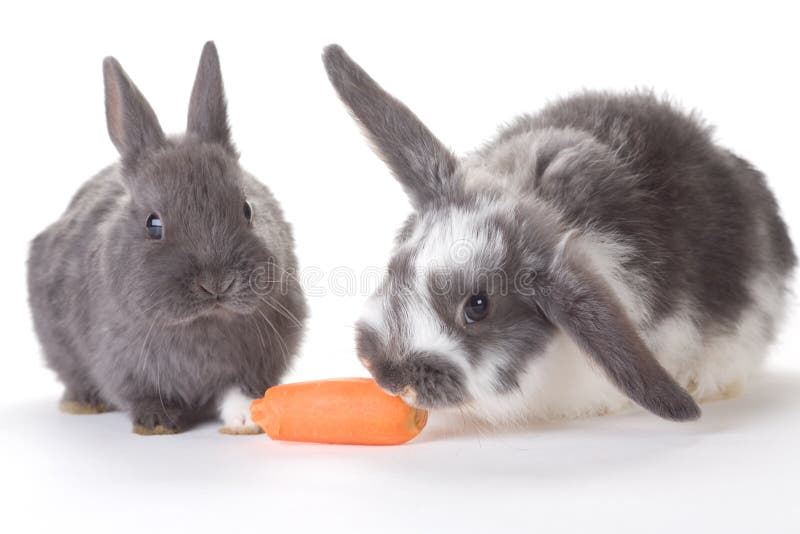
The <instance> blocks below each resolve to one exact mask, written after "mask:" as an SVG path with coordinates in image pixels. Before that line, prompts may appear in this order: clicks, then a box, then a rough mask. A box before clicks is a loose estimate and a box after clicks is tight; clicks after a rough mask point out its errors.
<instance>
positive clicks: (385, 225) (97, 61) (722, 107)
mask: <svg viewBox="0 0 800 534" xmlns="http://www.w3.org/2000/svg"><path fill="white" fill-rule="evenodd" d="M601 4H602V5H601ZM797 22H798V17H797V15H796V14H794V13H791V12H789V11H788V9H786V8H782V7H780V4H776V5H772V4H771V3H770V2H763V1H762V2H758V3H755V4H752V5H750V6H747V7H742V6H739V5H737V4H735V3H733V2H725V3H721V4H719V5H702V4H699V3H697V2H691V3H684V2H678V1H670V2H659V3H658V4H657V5H656V4H653V5H645V3H643V2H630V3H617V4H614V5H611V4H610V3H608V2H603V3H600V2H587V3H585V4H575V3H570V2H555V1H552V2H547V3H534V2H519V3H518V4H505V3H502V2H496V1H495V2H486V3H484V4H481V3H476V4H472V3H468V2H458V3H454V4H452V5H446V6H445V5H441V6H440V5H438V4H433V3H432V2H424V3H420V4H417V3H416V2H410V1H408V0H406V1H403V2H392V3H387V4H382V3H379V2H365V3H363V4H361V5H351V4H348V5H345V4H344V3H343V2H338V1H337V2H323V3H320V4H319V5H308V4H303V3H300V2H282V3H280V4H276V5H271V4H268V3H267V2H254V3H252V4H243V3H242V4H239V3H237V2H231V1H225V2H223V1H221V0H220V1H217V2H191V3H187V4H186V5H178V4H177V3H173V2H163V1H162V2H147V1H143V0H139V1H137V2H130V3H125V4H122V3H119V4H114V3H111V2H102V3H98V4H97V5H93V6H91V5H84V4H81V3H76V2H58V3H53V4H43V3H41V2H14V3H13V4H12V3H5V4H3V6H2V7H0V97H1V98H0V106H2V109H1V110H0V150H1V151H2V153H1V154H2V158H1V162H2V171H1V173H2V176H3V179H2V182H3V184H2V190H3V191H4V192H3V194H2V198H3V204H2V209H3V217H2V221H3V225H4V232H3V233H4V239H3V241H4V244H3V258H2V262H1V263H0V269H2V281H3V284H4V285H3V291H2V297H3V301H4V305H3V306H2V307H0V314H2V317H0V324H2V328H3V337H2V339H3V340H4V346H5V348H4V349H3V351H2V358H0V414H2V420H1V421H0V428H2V430H0V490H1V491H2V493H3V495H2V496H0V510H3V512H2V513H0V530H2V531H4V532H25V531H43V530H50V531H52V530H53V529H58V530H59V531H63V532H71V531H84V532H86V531H98V532H99V531H102V532H106V531H108V529H111V528H115V529H118V530H122V531H137V530H141V531H151V530H155V531H166V532H182V531H188V530H192V531H194V532H200V531H203V530H219V529H223V528H224V529H225V530H226V531H230V532H239V531H245V530H248V531H262V532H269V531H271V532H281V531H284V532H285V531H288V530H289V529H291V530H292V531H304V530H312V531H313V530H321V529H324V530H326V531H331V530H334V531H335V530H343V531H353V530H365V531H367V530H369V531H377V532H389V531H404V532H410V531H420V532H445V531H453V532H470V531H475V532H497V531H521V532H568V531H575V532H588V531H594V532H597V531H604V530H609V531H611V530H613V531H616V532H620V531H623V532H624V531H630V532H656V531H663V532H673V533H674V532H706V531H707V532H737V531H738V532H753V531H756V530H758V531H764V532H797V531H798V530H797V529H798V528H800V517H799V512H798V507H797V501H798V497H797V485H796V481H797V479H798V476H799V475H800V462H798V458H797V454H798V452H797V451H798V450H799V449H800V433H799V431H798V429H797V425H798V422H800V421H798V414H800V357H798V354H797V353H798V347H800V337H799V336H798V332H797V327H798V324H800V319H798V315H797V314H796V313H792V314H791V315H790V321H789V324H788V325H787V327H786V328H785V330H784V335H783V337H782V338H781V340H780V342H779V343H778V344H777V345H776V347H775V348H774V350H773V351H772V354H771V357H770V359H769V364H768V366H767V369H766V371H765V375H764V376H763V377H762V378H760V379H758V380H756V381H755V383H754V384H753V386H752V387H751V389H750V390H749V391H748V392H747V393H746V394H745V395H744V396H743V397H741V398H739V399H737V400H734V401H730V402H726V403H715V404H712V405H708V406H706V407H705V415H704V418H703V419H702V420H701V421H700V422H697V423H691V424H684V425H676V424H671V423H666V422H663V421H660V420H657V419H655V418H654V417H652V416H650V415H648V414H644V413H640V412H631V413H628V414H622V415H619V416H614V417H606V418H600V419H594V420H586V421H578V422H564V423H558V424H550V425H538V426H533V427H531V428H528V429H524V430H520V431H518V432H492V431H488V430H486V429H474V428H472V427H470V426H467V425H464V424H462V423H460V422H455V423H454V422H451V421H445V420H442V419H437V418H436V417H433V418H432V423H431V426H430V428H429V429H427V430H426V432H425V433H423V435H422V436H421V437H420V438H419V440H417V441H416V442H414V443H413V444H411V445H408V446H404V447H396V448H388V449H370V448H358V447H325V446H314V445H287V444H279V443H273V442H269V441H268V440H267V438H265V437H264V436H263V435H262V436H255V437H243V438H235V437H228V436H221V435H218V434H217V433H216V431H215V425H207V426H203V427H201V428H200V429H197V430H195V431H192V432H190V433H188V434H185V435H181V436H170V437H156V438H140V437H138V436H134V435H132V434H130V433H129V430H130V428H129V423H128V421H127V420H126V419H125V417H124V416H123V415H121V414H109V415H102V416H95V417H77V416H74V417H70V416H66V415H61V414H59V413H58V412H57V410H56V401H57V399H58V396H59V394H60V387H59V385H58V384H57V382H56V381H55V379H54V377H53V376H52V374H51V373H50V372H49V371H47V370H46V369H45V368H44V367H43V365H42V358H41V355H40V352H39V347H38V345H37V342H36V339H35V337H34V335H33V333H32V330H31V322H30V316H29V311H28V308H27V303H26V290H25V284H24V280H25V257H26V254H27V244H28V242H29V241H30V239H31V238H32V237H33V236H34V235H35V234H36V233H37V232H38V231H40V230H42V229H43V228H44V227H45V226H46V225H47V224H49V223H50V222H52V221H53V220H55V219H56V218H57V217H58V216H59V214H60V213H61V211H62V210H63V209H64V207H65V206H66V203H67V202H68V200H69V198H70V196H71V194H72V193H73V192H74V191H75V190H76V189H77V188H78V186H79V185H80V184H81V183H82V182H83V181H84V180H86V179H87V178H88V177H89V176H90V175H92V174H93V173H95V172H96V171H98V170H99V169H100V168H101V167H103V166H105V165H106V164H108V163H110V162H111V161H113V160H114V159H115V158H116V152H115V150H114V148H113V146H112V144H111V142H110V141H109V140H108V138H107V133H106V127H105V117H104V109H103V87H102V76H101V68H100V65H101V60H102V58H103V57H104V56H105V55H115V56H116V57H117V58H118V59H119V60H120V62H121V63H122V65H123V66H124V67H125V69H126V70H127V72H128V73H129V74H130V76H131V77H132V78H133V80H134V81H135V82H136V83H137V85H138V86H139V88H140V89H141V90H142V92H143V93H144V94H145V96H146V97H147V98H148V99H149V101H150V103H151V104H152V106H153V108H154V109H155V110H156V113H157V114H158V116H159V118H160V120H161V124H162V126H163V127H164V128H165V130H167V131H171V132H177V131H181V130H183V128H184V123H185V116H186V107H187V104H188V97H189V91H190V89H191V84H192V81H193V76H194V72H195V69H196V65H197V60H198V57H199V53H200V49H201V47H202V45H203V43H204V42H205V41H206V40H208V39H214V40H216V42H217V46H218V48H219V52H220V56H221V62H222V69H223V75H224V79H225V84H226V89H227V94H228V98H229V112H230V120H231V124H232V127H233V133H234V138H235V141H236V143H237V145H238V147H239V149H240V151H241V153H242V159H241V161H242V164H243V165H244V166H245V167H246V168H247V169H248V170H250V171H251V172H253V173H254V174H256V176H258V177H260V178H261V180H263V181H264V182H265V183H266V184H268V185H269V187H271V188H272V190H273V192H274V193H275V194H276V196H277V198H278V199H279V200H280V201H281V203H282V205H283V207H284V209H285V212H286V215H287V217H288V218H289V220H290V221H291V222H292V223H293V225H294V230H295V237H296V239H297V243H298V249H297V250H298V255H299V258H300V261H301V263H302V265H303V267H316V268H320V269H323V270H324V271H325V272H328V273H330V272H331V270H332V269H333V268H335V267H337V266H343V267H347V268H349V269H352V270H353V271H355V272H356V273H359V272H362V271H364V270H365V269H368V268H374V267H381V266H383V265H384V263H385V261H386V259H387V255H388V251H389V247H390V242H391V239H392V237H393V235H394V231H395V229H396V227H397V226H398V225H399V224H400V223H401V221H402V219H403V218H404V216H405V215H406V214H407V213H408V212H409V210H410V208H409V205H408V203H407V201H406V199H405V198H404V196H403V194H402V192H401V190H400V187H399V186H398V185H397V184H396V183H395V182H394V181H393V180H392V178H391V177H390V175H389V173H388V171H387V170H386V169H385V168H384V166H383V165H382V163H381V162H380V161H379V160H378V158H376V157H374V156H373V155H372V153H371V152H370V150H369V148H368V146H367V144H366V143H365V142H364V141H363V139H362V138H361V136H360V134H359V132H358V130H357V128H356V127H355V125H354V124H353V123H352V121H351V119H350V117H349V116H348V114H347V113H346V112H345V110H344V109H343V107H342V105H341V104H340V103H339V101H338V100H337V98H336V97H335V95H334V93H333V91H332V89H331V88H330V86H329V84H328V82H327V79H326V77H325V74H324V71H323V68H322V65H321V62H320V58H319V56H320V52H321V49H322V47H323V46H324V45H326V44H328V43H331V42H339V43H340V44H342V45H343V46H344V47H345V48H346V49H347V50H348V52H350V54H351V55H352V56H353V57H354V58H355V59H356V60H357V61H359V62H360V63H361V64H362V65H363V66H364V67H365V68H366V69H367V70H368V71H369V72H370V73H371V74H372V75H373V76H374V77H375V78H376V79H377V80H378V81H379V82H380V83H381V84H382V85H383V86H384V87H385V88H387V89H388V90H389V91H391V92H393V93H394V94H395V95H397V96H398V97H400V98H401V99H403V100H404V101H405V102H406V103H407V104H408V105H409V106H410V107H411V108H412V109H413V110H414V111H415V112H416V113H417V114H418V115H419V116H420V117H421V118H423V120H425V121H426V123H427V124H428V125H429V127H430V128H431V129H432V130H433V131H434V132H435V133H436V134H437V135H438V136H439V137H440V138H441V139H442V140H443V141H444V142H445V143H447V144H449V145H450V146H451V147H452V148H453V149H454V150H456V151H457V152H459V153H464V152H466V151H468V150H470V149H472V148H474V147H475V146H477V145H478V144H479V143H481V142H482V141H484V140H486V139H487V138H488V137H489V136H490V135H491V134H492V133H493V132H494V131H495V128H496V127H497V125H498V124H500V123H502V122H504V121H507V120H509V119H511V118H512V117H513V116H514V115H515V114H518V113H521V112H528V111H534V110H536V109H537V108H539V107H541V106H542V104H543V103H544V102H546V101H547V100H548V99H551V98H554V97H557V96H562V95H565V94H567V93H569V92H570V91H574V90H577V89H581V88H604V89H626V88H633V87H652V88H655V90H656V91H657V92H659V93H662V92H663V93H668V94H669V95H671V96H672V97H673V98H674V99H675V100H676V101H678V102H680V103H682V104H683V105H684V106H685V107H687V108H696V109H698V110H701V111H702V114H703V115H704V116H705V117H706V118H707V119H708V120H709V121H710V122H711V123H713V124H715V125H716V126H717V139H718V140H719V142H720V143H722V144H723V145H725V146H727V147H730V148H732V149H734V150H735V151H737V152H738V153H740V154H741V155H743V156H745V157H746V158H748V159H750V160H751V161H752V162H754V163H755V164H756V165H757V166H759V167H760V168H761V169H762V170H763V171H764V172H765V173H766V174H767V175H768V177H769V181H770V184H771V185H772V187H773V189H774V191H775V192H776V194H777V196H778V198H779V200H780V202H781V205H782V208H783V213H784V215H785V217H786V219H787V221H788V223H789V225H790V227H791V228H792V230H793V236H794V237H795V238H797V237H798V235H797V229H798V228H800V197H798V181H800V178H798V172H799V171H798V165H797V154H798V137H797V125H798V124H800V112H799V111H798V103H797V102H798V100H797V99H798V94H800V83H798V74H797V72H798V62H797V60H798V57H797V54H798V50H800V39H799V38H798V32H797ZM316 290H317V291H322V292H323V293H325V294H324V295H320V296H316V297H313V298H312V299H311V301H310V304H311V309H312V318H311V320H310V322H309V324H308V335H307V340H306V343H305V345H304V348H303V351H302V354H301V357H300V358H299V359H298V361H297V364H296V366H295V368H294V370H293V372H292V374H291V376H289V377H288V379H307V378H322V377H329V376H347V375H360V374H363V370H361V369H360V367H359V365H358V363H357V360H356V359H355V357H354V352H353V341H352V337H353V335H352V334H353V330H352V324H353V320H354V319H355V318H356V317H357V315H358V312H359V308H360V305H361V303H362V302H363V300H364V298H365V297H366V294H365V293H364V292H363V291H360V290H359V288H355V289H354V290H351V291H348V293H349V294H347V295H335V294H332V291H331V289H330V287H329V286H328V285H326V284H325V283H324V281H323V282H320V283H319V284H317V287H316ZM312 527H316V528H313V529H312Z"/></svg>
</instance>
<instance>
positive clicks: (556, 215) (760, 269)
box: [323, 46, 796, 422]
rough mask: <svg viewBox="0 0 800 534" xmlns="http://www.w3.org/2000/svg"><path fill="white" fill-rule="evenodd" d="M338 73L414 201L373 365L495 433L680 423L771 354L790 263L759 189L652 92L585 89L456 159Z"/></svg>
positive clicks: (755, 176)
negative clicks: (547, 426)
mask: <svg viewBox="0 0 800 534" xmlns="http://www.w3.org/2000/svg"><path fill="white" fill-rule="evenodd" d="M323 59H324V62H325V66H326V68H327V71H328V75H329V78H330V80H331V82H332V84H333V86H334V88H335V89H336V90H337V92H338V94H339V96H340V97H341V99H342V100H343V101H344V103H345V104H346V105H347V106H348V107H349V108H350V109H351V111H352V113H353V115H354V117H355V118H356V120H357V121H358V122H359V123H360V124H361V126H362V127H363V128H364V130H365V132H366V134H367V136H368V137H369V138H370V140H371V142H372V144H373V145H374V146H375V147H376V149H377V151H378V152H379V153H380V155H381V156H382V158H383V159H384V160H385V161H386V162H387V164H388V166H389V167H390V169H391V170H392V171H393V173H394V175H395V177H396V178H397V179H398V180H399V181H400V183H401V185H402V186H403V187H404V189H405V191H406V192H407V193H408V195H409V197H410V199H411V203H412V205H413V206H414V213H413V214H412V215H411V216H410V217H409V219H408V220H407V222H406V224H405V225H404V226H403V228H402V229H401V231H400V233H399V235H398V238H397V244H396V247H395V250H394V253H393V256H392V258H391V260H390V262H389V268H388V276H387V278H386V280H385V282H384V284H383V286H382V287H381V288H380V290H379V291H378V292H376V294H374V295H373V296H372V297H370V298H369V299H368V301H367V306H366V309H365V311H364V314H363V316H362V317H361V319H360V320H359V322H358V323H357V345H358V349H359V356H360V358H361V360H362V362H363V363H364V364H365V366H367V368H368V369H369V370H370V371H371V372H372V374H373V375H374V376H375V378H376V380H377V381H378V382H379V383H380V384H381V385H382V386H383V387H384V388H385V389H386V390H388V391H391V392H394V393H397V394H400V395H402V396H403V397H404V398H406V400H408V401H409V402H411V403H414V404H417V405H420V406H423V407H429V408H442V409H458V410H461V411H464V410H467V411H472V412H475V413H477V414H478V415H480V416H482V417H484V418H486V419H489V420H491V421H497V422H502V421H514V420H519V419H524V418H528V417H540V418H556V417H579V416H585V415H590V414H597V413H608V412H611V411H616V410H618V409H621V408H623V407H625V406H628V405H629V404H630V402H631V401H633V402H634V403H636V404H639V405H640V406H642V407H644V408H646V409H648V410H650V411H652V412H654V413H656V414H657V415H660V416H662V417H665V418H668V419H673V420H689V419H694V418H696V417H698V416H699V415H700V410H699V408H698V406H697V404H696V401H705V400H711V399H716V398H722V397H726V396H730V395H732V394H734V393H736V392H737V391H738V390H739V389H740V388H741V386H742V385H743V384H744V382H745V381H746V379H747V377H748V376H750V375H751V374H752V372H753V370H754V369H755V368H756V367H757V365H758V363H759V362H760V361H761V360H762V359H763V356H764V354H765V353H766V348H767V346H768V344H769V342H770V341H772V339H773V338H774V336H775V332H776V330H777V328H778V325H779V322H780V319H781V316H782V315H783V311H784V308H785V300H786V295H787V288H788V283H789V280H790V277H791V273H792V271H793V268H794V266H795V263H796V259H795V255H794V252H793V247H792V243H791V241H790V239H789V236H788V232H787V229H786V226H785V224H784V222H783V221H782V219H781V217H780V216H779V213H778V207H777V204H776V201H775V198H774V197H773V195H772V193H771V192H770V191H769V189H768V188H767V185H766V183H765V180H764V177H763V176H762V174H761V173H760V172H758V171H757V170H756V169H755V168H753V167H752V166H751V165H750V164H749V163H748V162H746V161H745V160H743V159H741V158H739V157H737V156H735V155H734V154H733V153H731V152H729V151H728V150H725V149H723V148H721V147H719V146H718V145H716V144H715V143H714V142H713V140H712V137H711V131H710V129H709V128H708V127H706V126H705V125H704V124H703V123H702V122H701V121H700V120H699V119H698V118H697V117H696V116H694V115H689V114H685V113H683V112H681V111H680V110H678V109H677V108H675V107H674V106H673V105H671V104H670V103H669V102H666V101H664V100H661V99H658V98H656V97H654V96H653V95H652V94H649V93H644V92H640V93H632V94H627V95H626V94H610V93H601V92H585V93H583V94H579V95H576V96H573V97H570V98H566V99H563V100H560V101H557V102H555V103H553V104H550V105H548V106H547V107H545V108H544V109H543V110H542V111H541V112H539V113H537V114H533V115H525V116H522V117H520V118H518V119H517V120H515V121H513V122H512V123H510V124H509V125H508V126H506V127H504V128H502V129H501V130H500V132H499V133H498V134H497V135H496V137H495V138H494V140H492V141H491V142H489V143H488V144H486V145H485V146H484V147H482V148H480V149H479V150H477V151H475V152H473V153H471V154H469V155H467V156H466V157H463V158H457V157H456V156H455V155H453V154H452V153H451V152H450V151H449V149H447V148H446V147H445V146H444V145H443V144H442V143H441V142H440V141H438V139H436V138H435V137H434V136H433V134H432V133H431V132H430V131H429V130H428V129H427V128H426V127H425V126H424V125H423V124H422V123H421V122H420V121H419V119H418V118H417V117H416V116H415V115H414V114H413V113H412V112H411V111H410V110H409V109H408V108H407V107H406V106H405V105H404V104H402V103H401V102H399V101H398V100H397V99H395V98H394V97H392V96H391V95H389V94H388V93H386V92H385V91H384V90H383V89H382V88H381V87H380V86H379V85H378V84H377V83H376V82H375V81H374V80H372V78H370V77H369V75H368V74H366V72H364V71H363V69H361V68H360V67H359V66H358V65H357V64H355V63H354V62H353V61H352V60H351V59H350V58H349V57H348V56H347V55H346V54H345V53H344V51H343V50H342V49H341V48H339V47H338V46H331V47H329V48H327V49H326V51H325V54H324V57H323Z"/></svg>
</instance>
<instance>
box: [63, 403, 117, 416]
mask: <svg viewBox="0 0 800 534" xmlns="http://www.w3.org/2000/svg"><path fill="white" fill-rule="evenodd" d="M58 409H59V410H61V411H62V412H64V413H68V414H72V415H94V414H98V413H106V412H110V411H113V408H111V406H109V405H108V404H105V403H102V402H98V403H89V402H81V401H77V400H62V401H61V402H60V403H59V404H58Z"/></svg>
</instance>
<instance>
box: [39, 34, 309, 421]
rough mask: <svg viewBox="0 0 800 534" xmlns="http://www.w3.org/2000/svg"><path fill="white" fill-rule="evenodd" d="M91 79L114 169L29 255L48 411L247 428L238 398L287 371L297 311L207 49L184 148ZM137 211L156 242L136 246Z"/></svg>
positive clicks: (289, 253) (110, 83)
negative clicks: (112, 412) (59, 407)
mask: <svg viewBox="0 0 800 534" xmlns="http://www.w3.org/2000/svg"><path fill="white" fill-rule="evenodd" d="M105 67H106V86H107V87H106V88H107V112H108V114H109V131H110V133H111V136H112V140H114V141H115V144H116V145H117V146H118V148H120V152H121V154H122V161H121V162H120V163H117V164H115V165H112V166H110V167H108V168H106V169H105V170H103V171H102V172H100V173H99V174H98V175H96V176H95V177H94V178H92V179H91V180H89V181H88V182H87V183H86V184H84V186H83V187H82V188H81V189H80V190H79V191H78V192H77V194H76V195H75V196H74V198H73V199H72V201H71V203H70V205H69V207H68V208H67V210H66V212H65V213H64V214H63V215H62V216H61V218H60V219H59V220H58V221H57V222H55V223H54V224H53V225H51V226H50V227H49V228H47V229H46V230H45V231H44V232H42V233H41V234H40V235H38V236H37V237H36V238H35V239H34V241H33V243H32V245H31V251H30V258H29V293H30V304H31V308H32V310H33V318H34V325H35V328H36V332H37V333H38V335H39V338H40V340H41V343H42V345H43V348H44V353H45V356H46V359H47V362H48V364H49V365H50V367H52V368H53V369H54V370H55V371H56V373H57V374H58V376H59V378H60V379H61V381H62V382H63V383H64V385H65V387H66V390H65V393H64V402H63V405H64V406H65V407H66V408H67V409H68V410H75V409H77V410H78V411H100V410H103V409H109V408H116V409H121V410H124V411H127V412H129V413H130V414H131V417H132V419H133V422H134V425H135V429H136V430H137V431H139V432H141V433H160V432H174V431H179V430H182V429H184V428H185V427H187V426H188V425H191V424H192V423H194V422H197V421H200V420H203V419H206V418H209V417H214V416H215V415H216V414H217V413H218V412H219V411H220V409H221V410H222V411H223V412H224V413H223V416H226V421H225V424H226V428H227V430H229V431H232V432H240V431H241V432H249V431H254V430H255V428H254V427H253V425H252V423H251V422H250V420H249V416H248V414H249V410H248V408H249V402H248V400H249V399H252V398H255V397H258V396H260V395H262V394H263V393H264V391H265V390H266V388H267V387H269V386H272V385H274V384H276V383H277V382H278V381H279V379H280V378H281V376H282V375H283V374H284V372H285V371H286V370H287V368H288V366H289V365H290V363H291V360H292V358H293V356H294V354H295V352H296V350H297V347H298V345H299V342H300V339H301V334H302V322H303V319H304V317H305V313H306V312H305V309H306V308H305V301H304V298H303V295H302V292H301V290H300V288H299V285H298V284H297V283H296V279H294V278H292V277H283V278H282V279H281V282H280V283H279V284H278V283H275V282H274V278H273V277H274V276H275V273H276V272H277V273H278V274H280V273H285V272H291V271H293V270H296V258H295V256H294V252H293V239H292V234H291V230H290V227H289V225H288V223H287V222H286V221H285V220H284V217H283V214H282V211H281V209H280V207H279V205H278V203H277V201H276V200H275V198H274V197H273V196H272V194H271V193H270V191H269V190H268V189H267V188H266V187H265V186H264V185H262V184H261V183H260V182H258V181H257V180H256V179H255V178H253V177H252V176H251V175H250V174H248V173H247V172H245V171H243V170H242V169H241V168H240V167H239V166H238V162H237V159H238V156H237V155H236V154H235V151H233V149H232V144H231V143H230V140H229V138H228V135H227V123H226V122H225V121H226V117H225V115H224V97H223V93H222V87H221V78H219V66H218V59H217V56H216V50H215V49H214V47H213V44H211V43H209V44H208V45H206V48H205V49H204V52H203V58H202V59H201V64H200V69H199V71H198V80H197V81H196V85H195V91H194V93H193V109H191V110H190V119H189V128H188V131H187V134H186V135H184V136H179V137H172V138H167V137H164V136H163V134H160V128H159V127H158V124H157V122H156V123H153V120H154V118H155V117H154V115H152V111H151V110H150V109H149V106H148V105H147V103H146V102H145V101H144V99H143V98H142V97H141V95H140V94H139V93H138V90H136V88H135V86H133V85H132V83H131V82H130V80H128V79H127V76H126V75H125V74H124V72H122V71H121V69H120V68H119V67H118V64H116V62H115V61H113V60H107V61H106V65H105ZM115 106H117V107H120V106H121V107H123V108H124V109H125V113H122V114H121V113H119V110H118V109H117V108H116V107H115ZM220 108H221V109H220ZM215 111H216V112H221V115H219V114H218V115H217V117H216V119H217V124H216V128H217V129H216V131H215V130H214V127H213V125H214V124H215V123H214V119H213V118H209V115H213V114H214V113H215ZM120 117H122V119H121V120H122V121H123V122H122V123H119V122H118V121H119V120H120ZM131 117H133V118H131ZM137 117H138V118H140V119H141V118H142V117H144V119H141V120H139V122H138V123H136V122H134V123H133V124H131V123H125V122H124V121H125V120H127V121H129V122H130V121H135V120H136V118H137ZM115 121H117V122H115ZM219 121H221V123H220V122H219ZM221 126H224V128H221ZM247 210H251V212H250V213H249V215H250V217H249V218H248V217H247V216H246V215H247V214H248V213H247ZM151 213H157V214H158V218H159V220H160V221H161V224H162V225H163V228H162V229H163V236H162V239H159V240H154V239H148V231H149V230H148V229H147V228H146V227H145V223H146V221H150V218H149V215H151ZM248 219H249V220H248ZM148 224H149V222H148ZM276 269H277V271H276ZM227 401H230V402H232V403H234V404H235V406H231V405H225V406H223V403H225V402H227Z"/></svg>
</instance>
